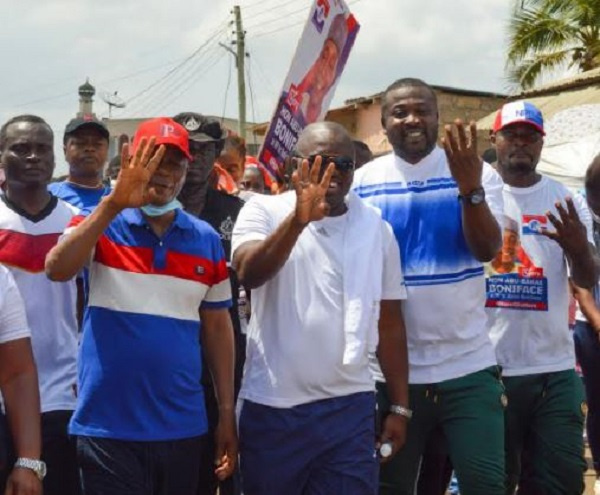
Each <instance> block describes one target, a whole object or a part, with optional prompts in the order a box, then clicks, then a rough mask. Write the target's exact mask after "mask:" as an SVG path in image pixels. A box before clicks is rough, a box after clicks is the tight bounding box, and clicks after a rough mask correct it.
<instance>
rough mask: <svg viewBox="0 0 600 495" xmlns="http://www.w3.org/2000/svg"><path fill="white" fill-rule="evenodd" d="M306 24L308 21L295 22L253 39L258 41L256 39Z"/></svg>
mask: <svg viewBox="0 0 600 495" xmlns="http://www.w3.org/2000/svg"><path fill="white" fill-rule="evenodd" d="M305 22H306V19H302V20H300V21H298V22H294V23H293V24H286V25H285V26H281V27H280V28H277V29H273V30H272V31H267V32H266V33H260V34H257V35H255V36H253V38H254V39H256V38H262V37H263V36H268V35H269V34H273V33H278V32H279V31H283V30H284V29H287V28H291V27H294V26H298V25H300V24H304V23H305Z"/></svg>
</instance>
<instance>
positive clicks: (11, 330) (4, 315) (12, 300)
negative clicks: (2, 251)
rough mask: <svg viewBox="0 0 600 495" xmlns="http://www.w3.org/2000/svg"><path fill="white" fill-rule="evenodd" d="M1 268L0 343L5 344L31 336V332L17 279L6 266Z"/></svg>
mask: <svg viewBox="0 0 600 495" xmlns="http://www.w3.org/2000/svg"><path fill="white" fill-rule="evenodd" d="M0 268H1V271H0V283H1V285H0V344H4V343H5V342H9V341H11V340H17V339H23V338H26V337H30V336H31V332H30V331H29V326H28V325H27V317H26V316H25V305H24V304H23V300H22V299H21V294H20V293H19V289H18V287H17V284H16V283H15V279H14V278H13V276H12V275H11V273H10V272H9V271H8V270H7V269H6V268H5V267H0Z"/></svg>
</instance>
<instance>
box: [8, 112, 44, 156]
mask: <svg viewBox="0 0 600 495" xmlns="http://www.w3.org/2000/svg"><path fill="white" fill-rule="evenodd" d="M20 122H27V123H29V124H42V125H45V126H46V127H47V128H48V130H49V131H50V134H52V140H54V132H52V127H50V125H49V124H48V122H46V121H45V120H44V119H43V118H42V117H38V116H37V115H31V114H23V115H17V116H15V117H12V118H10V119H9V120H7V121H6V122H5V123H4V125H2V127H0V148H4V144H5V143H6V133H7V131H8V128H9V127H10V126H11V125H12V124H18V123H20Z"/></svg>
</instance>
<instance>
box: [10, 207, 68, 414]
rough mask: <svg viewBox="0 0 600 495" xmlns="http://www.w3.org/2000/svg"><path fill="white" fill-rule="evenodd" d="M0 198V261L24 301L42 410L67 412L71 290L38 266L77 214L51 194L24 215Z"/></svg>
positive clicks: (42, 266)
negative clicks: (41, 206)
mask: <svg viewBox="0 0 600 495" xmlns="http://www.w3.org/2000/svg"><path fill="white" fill-rule="evenodd" d="M0 198H1V200H0V263H3V264H4V265H5V266H6V267H7V268H8V269H9V270H10V271H11V273H12V275H13V277H14V279H15V282H16V283H17V287H18V288H19V292H20V294H21V298H22V299H23V302H24V303H25V313H26V317H27V323H28V325H29V328H30V329H31V344H32V348H33V355H34V358H35V361H36V364H37V370H38V377H39V385H40V398H41V406H42V412H49V411H58V410H73V409H74V408H75V383H76V381H77V318H76V301H77V290H76V287H75V281H74V280H71V281H68V282H52V281H50V280H49V279H48V277H46V274H45V273H44V263H45V260H46V254H48V252H49V251H50V249H52V248H53V247H54V246H55V245H56V243H57V242H58V239H59V237H60V236H61V235H62V233H63V231H64V230H65V228H66V227H67V225H68V224H69V222H70V221H71V219H72V218H73V217H74V215H76V214H77V213H78V210H77V209H76V208H74V207H73V206H71V205H69V204H68V203H65V202H64V201H62V200H60V199H57V198H56V197H54V196H52V197H51V199H50V202H49V203H48V205H47V206H46V207H44V209H43V210H41V211H40V212H39V213H37V214H36V215H29V214H28V213H27V212H25V211H23V210H21V209H20V208H19V207H18V206H17V205H15V204H14V203H12V202H11V201H10V200H9V199H8V198H7V197H6V196H4V195H2V196H0Z"/></svg>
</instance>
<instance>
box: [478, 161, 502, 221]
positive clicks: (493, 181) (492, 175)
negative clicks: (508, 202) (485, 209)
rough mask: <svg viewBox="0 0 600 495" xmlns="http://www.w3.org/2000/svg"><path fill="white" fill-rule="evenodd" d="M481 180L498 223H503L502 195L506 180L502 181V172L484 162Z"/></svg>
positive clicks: (486, 197)
mask: <svg viewBox="0 0 600 495" xmlns="http://www.w3.org/2000/svg"><path fill="white" fill-rule="evenodd" d="M481 181H482V185H483V188H484V189H485V199H486V202H487V204H488V206H489V207H490V211H491V212H492V215H494V217H496V220H497V221H498V223H499V224H500V225H502V223H501V222H502V219H503V216H504V197H503V196H502V190H503V188H504V182H503V181H502V177H500V174H499V173H498V172H496V171H495V170H494V169H493V168H492V166H491V165H490V164H488V163H486V162H484V163H483V173H482V176H481Z"/></svg>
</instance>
